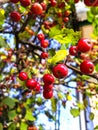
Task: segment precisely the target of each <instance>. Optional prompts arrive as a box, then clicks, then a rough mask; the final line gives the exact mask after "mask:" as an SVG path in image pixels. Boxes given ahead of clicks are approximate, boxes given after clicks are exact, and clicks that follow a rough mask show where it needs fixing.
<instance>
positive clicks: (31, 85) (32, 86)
mask: <svg viewBox="0 0 98 130" xmlns="http://www.w3.org/2000/svg"><path fill="white" fill-rule="evenodd" d="M36 85H37V81H36V80H35V79H28V80H27V81H26V86H27V88H29V89H31V90H32V89H35V88H36Z"/></svg>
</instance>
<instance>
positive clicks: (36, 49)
mask: <svg viewBox="0 0 98 130" xmlns="http://www.w3.org/2000/svg"><path fill="white" fill-rule="evenodd" d="M13 1H14V0H12V1H10V2H9V3H6V4H4V5H0V130H3V129H4V130H5V129H8V130H12V129H13V130H16V129H19V130H29V129H31V128H30V127H32V129H33V128H34V129H35V128H36V130H37V129H39V130H44V129H45V125H46V124H41V123H39V122H38V118H39V116H40V115H41V114H43V115H44V116H46V117H47V119H48V120H49V121H52V122H54V123H55V124H56V123H57V120H58V127H59V126H60V124H59V120H60V106H62V107H63V108H64V109H66V107H67V103H69V102H70V103H71V106H70V110H69V111H70V114H71V115H72V116H73V117H74V118H75V117H77V116H80V113H81V111H86V110H87V108H88V106H90V104H89V101H88V99H87V97H89V98H93V97H94V96H97V94H98V41H93V40H92V41H90V42H91V45H92V48H91V50H89V51H88V52H86V53H84V52H80V51H79V52H77V54H76V55H73V56H72V55H71V54H70V53H69V48H70V46H77V43H78V41H79V40H80V38H81V32H80V31H78V30H77V31H76V30H75V27H76V25H75V24H76V23H75V21H74V20H76V16H75V14H76V12H75V2H74V0H70V1H68V2H67V1H64V0H57V1H55V0H54V1H52V0H51V1H52V2H55V3H52V2H51V1H50V0H49V1H48V0H41V1H37V4H38V9H39V11H42V13H41V14H37V13H40V12H38V11H37V12H36V13H35V14H34V12H32V11H31V5H32V4H34V3H35V2H36V1H35V0H32V1H31V4H30V5H28V6H26V5H25V6H23V5H22V3H21V0H20V1H17V2H16V3H15V1H14V2H13ZM26 2H27V1H26ZM26 4H27V3H26ZM41 6H42V7H43V8H42V7H41ZM39 7H40V8H39ZM13 10H14V11H16V12H17V13H19V14H20V17H21V19H20V20H19V19H18V21H17V19H16V21H15V19H14V18H11V16H10V14H11V12H13ZM97 10H98V8H97V7H96V8H95V7H94V8H93V7H91V8H90V11H89V12H88V21H90V22H93V21H94V22H93V25H94V27H95V28H96V30H95V33H96V34H97V23H98V21H97ZM66 11H69V12H70V13H69V14H68V12H67V14H66V13H65V12H66ZM17 13H16V14H17ZM19 14H18V15H19ZM65 14H66V15H65ZM66 17H67V20H68V21H66ZM15 18H16V16H15ZM76 22H78V21H76ZM38 34H43V35H44V38H43V37H41V38H40V39H41V40H40V39H39V38H38ZM41 36H42V35H41ZM52 43H53V44H52ZM43 44H44V46H42V45H43ZM42 52H47V54H48V57H45V58H43V57H41V54H42ZM83 60H90V61H91V62H92V63H93V64H94V67H95V68H94V72H93V73H92V74H84V73H82V72H81V70H80V64H81V63H82V61H83ZM59 63H60V64H64V65H65V66H66V67H67V68H68V75H67V76H65V77H64V78H62V77H61V79H59V78H56V77H55V76H54V75H53V67H54V66H55V65H56V64H59ZM61 69H62V68H61ZM90 69H91V68H90ZM21 71H23V72H25V73H26V74H27V76H28V77H27V79H26V80H24V79H23V80H21V79H19V74H20V72H21ZM64 71H65V70H63V71H62V73H63V72H64ZM47 73H48V74H50V75H52V76H53V81H52V83H51V84H48V83H46V84H45V82H44V81H43V76H44V74H47ZM62 73H61V72H60V70H57V74H59V75H60V76H61V75H62ZM22 78H23V77H22ZM28 79H33V83H35V84H37V85H40V88H37V87H35V86H37V85H35V86H33V87H35V88H32V86H31V84H29V86H27V80H28ZM34 81H35V82H34ZM49 82H51V79H50V81H49ZM45 85H46V86H45ZM74 86H75V87H74ZM30 87H31V88H30ZM45 87H51V88H52V89H51V88H48V89H46V90H45ZM73 89H74V90H75V93H76V95H80V94H81V95H82V96H81V97H82V101H80V100H79V99H78V98H77V96H73V94H72V91H73ZM44 92H46V95H44ZM49 92H52V95H50V94H51V93H49ZM48 105H49V106H48ZM90 107H92V106H90ZM95 109H98V105H97V103H96V107H95ZM57 114H58V116H57ZM89 119H90V120H94V113H93V112H89ZM58 129H59V128H58ZM95 129H97V126H96V127H95Z"/></svg>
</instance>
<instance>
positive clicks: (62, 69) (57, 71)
mask: <svg viewBox="0 0 98 130" xmlns="http://www.w3.org/2000/svg"><path fill="white" fill-rule="evenodd" d="M52 72H53V75H54V76H55V77H56V78H59V79H61V78H64V77H66V76H67V75H68V68H67V67H66V66H65V65H64V64H58V65H56V66H54V67H53V69H52Z"/></svg>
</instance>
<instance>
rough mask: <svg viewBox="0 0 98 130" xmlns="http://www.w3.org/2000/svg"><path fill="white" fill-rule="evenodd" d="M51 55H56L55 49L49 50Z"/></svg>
mask: <svg viewBox="0 0 98 130" xmlns="http://www.w3.org/2000/svg"><path fill="white" fill-rule="evenodd" d="M48 53H49V55H50V56H51V57H52V56H54V55H55V49H49V50H48Z"/></svg>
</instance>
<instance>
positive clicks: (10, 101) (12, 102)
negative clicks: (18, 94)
mask: <svg viewBox="0 0 98 130" xmlns="http://www.w3.org/2000/svg"><path fill="white" fill-rule="evenodd" d="M2 102H3V103H4V104H6V105H8V106H9V108H13V107H14V106H15V102H16V101H15V100H14V99H12V98H9V97H6V98H4V100H3V101H2Z"/></svg>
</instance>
